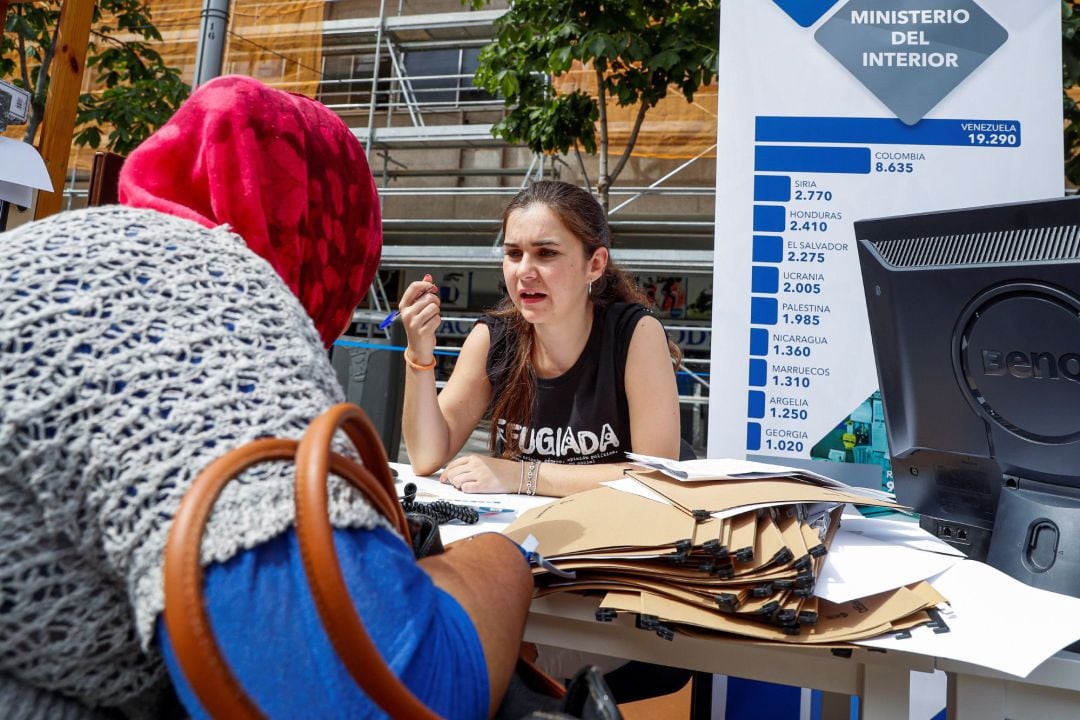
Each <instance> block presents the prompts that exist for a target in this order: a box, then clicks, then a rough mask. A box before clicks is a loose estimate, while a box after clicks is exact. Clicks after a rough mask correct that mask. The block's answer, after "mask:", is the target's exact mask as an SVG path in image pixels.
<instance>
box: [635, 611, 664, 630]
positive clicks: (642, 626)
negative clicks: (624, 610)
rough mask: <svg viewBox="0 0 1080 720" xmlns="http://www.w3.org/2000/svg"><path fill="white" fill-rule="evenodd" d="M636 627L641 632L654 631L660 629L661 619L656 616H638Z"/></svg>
mask: <svg viewBox="0 0 1080 720" xmlns="http://www.w3.org/2000/svg"><path fill="white" fill-rule="evenodd" d="M634 626H635V627H637V628H638V629H639V630H649V631H654V630H656V628H658V627H660V618H659V617H657V616H656V615H638V616H637V621H636V622H635V623H634Z"/></svg>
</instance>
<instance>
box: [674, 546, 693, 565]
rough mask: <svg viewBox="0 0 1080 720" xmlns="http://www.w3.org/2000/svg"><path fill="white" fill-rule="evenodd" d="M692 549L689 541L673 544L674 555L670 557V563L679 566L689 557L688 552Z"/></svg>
mask: <svg viewBox="0 0 1080 720" xmlns="http://www.w3.org/2000/svg"><path fill="white" fill-rule="evenodd" d="M693 547H694V544H693V542H691V541H690V540H679V541H678V542H676V543H675V553H674V554H673V555H671V558H670V559H671V562H673V563H675V564H676V565H681V564H683V563H684V562H686V559H687V558H689V557H690V550H691V549H692V548H693Z"/></svg>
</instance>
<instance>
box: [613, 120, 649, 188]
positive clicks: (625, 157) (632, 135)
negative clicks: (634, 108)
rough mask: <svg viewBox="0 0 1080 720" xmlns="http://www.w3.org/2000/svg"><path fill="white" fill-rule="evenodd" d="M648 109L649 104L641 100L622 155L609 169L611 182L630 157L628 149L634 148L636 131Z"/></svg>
mask: <svg viewBox="0 0 1080 720" xmlns="http://www.w3.org/2000/svg"><path fill="white" fill-rule="evenodd" d="M648 111H649V106H648V105H646V103H645V101H644V100H643V101H642V102H641V104H640V105H639V106H638V112H637V117H635V118H634V129H633V130H631V131H630V139H628V140H627V141H626V148H625V149H624V150H623V154H622V157H620V158H619V162H618V164H616V165H615V169H614V170H612V171H611V182H615V179H616V178H617V177H619V173H621V172H622V169H623V166H625V165H626V161H627V160H629V159H630V151H631V150H633V149H634V144H635V143H636V142H637V136H638V132H639V131H640V130H641V123H642V122H643V121H644V120H645V113H646V112H648Z"/></svg>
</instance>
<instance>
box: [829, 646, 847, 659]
mask: <svg viewBox="0 0 1080 720" xmlns="http://www.w3.org/2000/svg"><path fill="white" fill-rule="evenodd" d="M829 652H831V653H832V654H833V655H835V656H836V657H842V658H849V657H851V648H832V649H831V650H830V651H829Z"/></svg>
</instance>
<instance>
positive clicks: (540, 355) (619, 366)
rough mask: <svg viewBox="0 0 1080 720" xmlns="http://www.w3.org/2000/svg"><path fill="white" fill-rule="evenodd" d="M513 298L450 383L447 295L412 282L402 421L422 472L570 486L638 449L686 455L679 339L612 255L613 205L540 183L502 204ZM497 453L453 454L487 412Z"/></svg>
mask: <svg viewBox="0 0 1080 720" xmlns="http://www.w3.org/2000/svg"><path fill="white" fill-rule="evenodd" d="M502 226H503V236H504V241H503V280H504V282H505V283H506V290H507V297H506V298H505V299H504V300H503V302H502V303H501V304H500V306H499V307H498V308H496V309H495V310H494V311H492V312H490V313H488V314H487V315H486V316H484V317H483V318H481V319H480V321H479V322H478V323H477V324H476V327H475V328H474V329H473V330H472V332H471V333H470V334H469V336H468V338H467V339H466V340H465V343H464V345H463V346H462V349H461V355H460V356H459V357H458V360H457V364H456V365H455V367H454V371H453V373H452V374H451V376H450V379H449V381H448V382H447V384H446V387H445V388H444V389H443V391H442V392H441V393H437V392H436V389H435V379H434V374H433V373H432V372H431V370H432V369H433V368H434V349H435V331H436V330H437V328H438V327H439V324H440V323H441V317H440V312H439V305H440V300H439V295H438V293H437V292H433V289H434V286H433V285H431V283H427V282H423V281H421V282H414V283H412V284H411V285H410V286H409V287H408V288H406V290H405V292H404V294H403V296H402V299H401V302H400V305H399V309H400V312H401V318H402V321H403V323H404V326H405V331H406V334H407V335H408V348H407V349H406V351H405V362H406V364H407V366H408V370H407V371H406V380H405V408H404V418H403V430H404V436H405V443H406V447H407V448H408V452H409V460H410V462H411V463H412V465H413V468H414V469H415V470H416V472H418V473H420V474H430V473H432V472H435V471H436V470H438V469H439V468H441V467H443V466H444V465H445V469H444V470H443V472H442V478H443V480H444V481H446V482H449V483H451V484H453V485H454V486H455V487H457V488H460V489H461V490H464V491H465V492H518V493H527V494H537V495H552V496H564V495H569V494H571V493H573V492H577V491H580V490H585V489H588V488H591V487H595V486H596V485H597V484H598V483H600V482H602V481H604V480H611V479H615V478H618V477H620V476H621V475H622V474H623V470H624V469H626V468H627V467H629V465H628V464H627V461H626V453H627V452H629V451H633V452H638V453H644V454H647V455H658V456H663V457H671V458H675V457H678V456H679V449H680V439H679V402H678V393H677V391H676V387H675V372H674V368H675V364H676V363H677V361H678V358H679V354H678V349H677V348H676V347H675V346H674V345H673V344H672V343H671V342H670V341H669V340H668V338H667V335H666V334H665V332H664V328H663V326H662V325H661V324H660V321H659V320H657V319H656V318H655V317H654V316H653V315H652V314H651V313H650V310H649V309H648V308H647V307H646V303H647V302H648V299H647V298H646V297H645V296H644V295H643V294H642V293H641V292H640V291H639V290H637V288H636V287H635V286H634V284H633V283H632V282H631V280H630V278H628V277H627V276H626V274H625V273H623V272H622V271H621V270H620V269H619V268H618V267H616V266H615V264H614V263H613V262H612V261H611V257H610V252H611V234H610V229H609V227H608V223H607V218H606V216H605V214H604V211H603V208H601V206H600V204H599V203H598V202H597V201H596V200H595V199H594V198H593V197H592V195H590V194H589V193H588V192H587V191H585V190H583V189H581V188H578V187H576V186H574V185H571V184H569V183H565V182H557V181H550V180H548V181H541V182H536V183H533V184H532V185H530V186H529V187H527V188H526V189H524V190H522V191H521V192H520V193H518V195H517V196H515V197H514V199H513V200H511V201H510V203H509V205H508V206H507V207H506V210H505V211H504V213H503V221H502ZM488 412H490V414H491V436H490V448H491V455H490V456H480V455H467V456H463V457H459V458H457V459H452V458H454V456H455V455H457V453H458V452H459V451H460V450H461V448H462V447H463V446H464V444H465V441H466V440H467V439H468V437H469V435H470V434H471V433H472V431H473V429H474V428H475V427H476V425H477V423H478V422H479V421H480V420H481V419H482V417H483V416H484V415H485V413H488Z"/></svg>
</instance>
